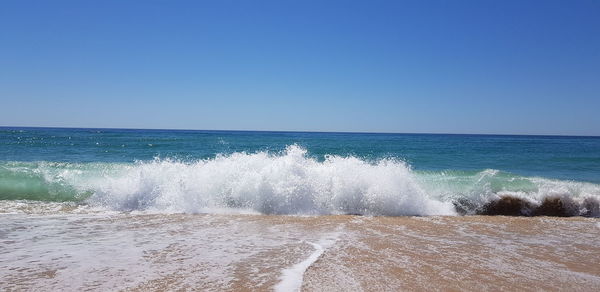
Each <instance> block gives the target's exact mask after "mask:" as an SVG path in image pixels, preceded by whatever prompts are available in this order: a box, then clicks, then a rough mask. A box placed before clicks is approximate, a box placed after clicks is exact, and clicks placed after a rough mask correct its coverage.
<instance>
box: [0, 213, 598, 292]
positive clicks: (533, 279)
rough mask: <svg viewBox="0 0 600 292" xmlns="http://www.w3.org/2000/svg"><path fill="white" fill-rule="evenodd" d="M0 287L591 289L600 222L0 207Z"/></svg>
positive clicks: (594, 281) (594, 285) (595, 273)
mask: <svg viewBox="0 0 600 292" xmlns="http://www.w3.org/2000/svg"><path fill="white" fill-rule="evenodd" d="M0 220H1V221H2V223H3V224H2V226H1V227H0V242H1V243H2V248H1V249H0V288H1V289H0V290H3V291H20V290H37V291H40V290H41V291H54V290H66V291H80V290H125V291H164V290H198V291H200V290H229V291H271V290H273V289H279V290H293V289H295V288H301V289H302V290H303V291H398V290H410V291H431V290H444V291H457V290H460V291H481V290H486V291H515V290H519V291H539V290H545V291H597V290H600V264H599V262H600V240H599V238H600V220H599V219H597V218H582V217H574V218H556V217H533V218H525V217H504V216H455V217H452V216H450V217H365V216H314V217H302V216H265V215H214V214H206V215H183V214H173V215H157V214H137V215H133V214H125V213H112V214H104V213H100V214H94V213H89V214H87V213H86V214H72V213H70V212H58V213H54V214H0Z"/></svg>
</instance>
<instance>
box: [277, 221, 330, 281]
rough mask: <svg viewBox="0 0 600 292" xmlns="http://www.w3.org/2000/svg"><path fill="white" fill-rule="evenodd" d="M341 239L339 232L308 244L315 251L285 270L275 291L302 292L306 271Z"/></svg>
mask: <svg viewBox="0 0 600 292" xmlns="http://www.w3.org/2000/svg"><path fill="white" fill-rule="evenodd" d="M338 237H339V232H338V233H335V234H333V235H332V236H330V237H328V238H322V239H321V240H319V242H317V243H315V242H306V243H307V244H309V245H311V246H312V247H313V248H314V251H313V252H312V253H311V254H310V255H309V256H308V257H307V258H306V259H304V260H303V261H301V262H299V263H297V264H295V265H293V266H291V267H289V268H286V269H284V270H283V271H282V272H281V276H280V278H279V279H280V281H279V283H277V285H275V287H274V290H275V291H276V292H290V291H300V288H302V280H303V278H304V273H305V272H306V270H307V269H308V268H309V267H310V266H311V265H312V264H313V263H314V262H316V261H317V260H318V259H319V257H321V255H323V253H324V252H325V250H326V249H328V248H329V247H330V246H331V245H333V244H334V243H335V241H336V240H337V238H338Z"/></svg>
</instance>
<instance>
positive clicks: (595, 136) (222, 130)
mask: <svg viewBox="0 0 600 292" xmlns="http://www.w3.org/2000/svg"><path fill="white" fill-rule="evenodd" d="M0 128H34V129H35V128H39V129H96V130H150V131H152V130H153V131H198V132H200V131H205V132H267V133H330V134H383V135H385V134H388V135H390V134H391V135H473V136H539V137H589V138H600V135H561V134H491V133H443V132H437V133H434V132H367V131H307V130H231V129H218V130H217V129H184V128H126V127H122V128H119V127H72V126H66V127H65V126H61V127H55V126H0Z"/></svg>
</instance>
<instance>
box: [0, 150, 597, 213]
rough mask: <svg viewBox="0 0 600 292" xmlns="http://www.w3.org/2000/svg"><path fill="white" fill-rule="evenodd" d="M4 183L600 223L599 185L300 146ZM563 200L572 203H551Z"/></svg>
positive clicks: (148, 204) (101, 203) (286, 208)
mask: <svg viewBox="0 0 600 292" xmlns="http://www.w3.org/2000/svg"><path fill="white" fill-rule="evenodd" d="M0 178H2V179H1V180H0V196H1V198H2V199H3V200H37V201H54V202H61V201H71V202H77V203H78V204H84V205H86V206H90V207H95V208H105V209H108V210H115V211H150V212H168V213H220V212H258V213H263V214H308V215H325V214H357V215H386V216H400V215H454V214H458V213H461V214H489V215H495V214H500V215H535V214H547V215H552V212H554V211H552V212H551V211H549V210H553V209H552V208H550V209H548V206H554V207H553V208H554V209H556V206H563V205H564V204H562V203H561V202H565V203H569V202H574V203H573V204H574V205H573V204H571V207H570V209H569V211H568V212H567V213H568V214H570V215H585V216H599V214H598V211H597V210H598V206H597V203H595V202H597V198H598V197H599V196H600V186H599V185H597V184H593V183H584V182H574V181H563V180H551V179H545V178H536V177H523V176H518V175H514V174H510V173H506V172H501V171H498V170H492V169H490V170H483V171H479V172H475V171H450V170H449V171H438V172H434V171H414V170H412V169H411V167H410V166H409V165H408V164H407V163H405V162H404V161H402V160H399V159H393V158H386V159H379V160H365V159H362V158H360V157H356V156H352V155H347V156H339V155H327V156H326V157H325V159H324V160H318V159H316V158H314V157H311V156H310V155H308V154H307V150H306V149H305V148H302V147H299V146H297V145H291V146H288V147H287V148H286V149H285V150H284V151H281V152H276V153H273V152H266V151H258V152H254V153H246V152H235V153H231V154H222V155H216V157H214V158H209V159H201V160H195V161H182V160H175V159H158V158H157V159H154V160H151V161H139V162H136V163H100V162H94V163H54V162H4V163H1V164H0ZM507 196H509V197H513V198H519V200H521V201H522V202H525V203H523V206H524V207H523V208H520V209H518V211H514V210H513V211H510V212H504V211H502V212H495V211H493V210H492V209H493V208H491V207H490V206H491V205H490V204H492V202H502V200H500V199H501V198H505V197H507ZM555 197H560V198H568V200H567V199H563V200H562V201H558V203H557V201H551V200H550V199H549V198H555ZM544 200H546V201H547V202H546V203H544V202H545V201H544ZM549 200H550V201H549ZM552 202H554V203H555V204H550V203H552ZM526 203H530V205H528V204H526ZM531 206H534V207H536V206H546V209H545V210H546V211H544V212H545V213H544V212H541V211H537V212H533V211H531V212H529V211H527V208H530V207H531ZM572 206H576V208H575V207H572ZM536 208H537V207H536ZM496 209H498V208H496ZM500 209H501V208H500ZM530 209H531V208H530ZM575 209H576V211H574V210H575ZM490 210H491V211H490ZM498 210H499V209H498ZM511 210H512V209H511ZM540 210H543V209H540Z"/></svg>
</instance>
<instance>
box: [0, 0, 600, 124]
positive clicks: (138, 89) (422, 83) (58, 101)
mask: <svg viewBox="0 0 600 292" xmlns="http://www.w3.org/2000/svg"><path fill="white" fill-rule="evenodd" d="M0 125H4V126H63V127H124V128H183V129H240V130H308V131H373V132H428V133H514V134H571V135H600V1H595V0H589V1H567V0H564V1H546V0H540V1H523V0H522V1H486V0H477V1H460V0H456V1H424V0H421V1H360V2H359V1H307V0H302V1H284V0H279V1H259V0H255V1H241V0H239V1H227V0H225V1H224V0H215V1H106V0H102V1H86V0H77V1H60V0H52V1H28V0H3V1H1V2H0Z"/></svg>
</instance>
